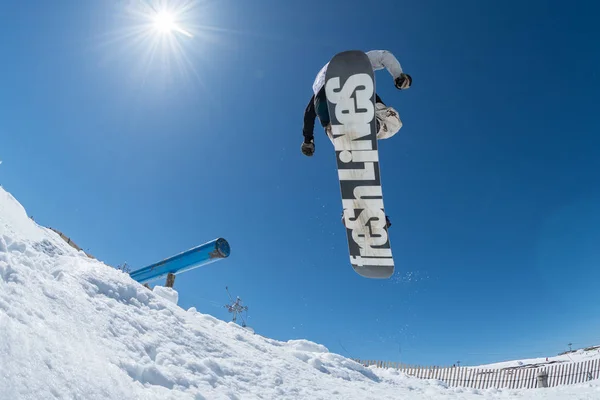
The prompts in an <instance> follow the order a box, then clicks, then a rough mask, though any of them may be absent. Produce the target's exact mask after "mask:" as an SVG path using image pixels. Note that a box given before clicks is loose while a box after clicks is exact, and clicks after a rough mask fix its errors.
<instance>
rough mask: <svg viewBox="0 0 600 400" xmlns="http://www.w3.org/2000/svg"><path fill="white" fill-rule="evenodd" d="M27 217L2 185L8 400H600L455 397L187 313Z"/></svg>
mask: <svg viewBox="0 0 600 400" xmlns="http://www.w3.org/2000/svg"><path fill="white" fill-rule="evenodd" d="M176 301H177V293H176V292H173V291H171V290H170V289H167V288H160V289H157V290H156V291H150V290H148V289H146V288H145V287H143V286H142V285H140V284H138V283H136V282H135V281H133V280H132V279H131V278H130V277H129V276H128V275H127V274H125V273H122V272H120V271H118V270H116V269H114V268H111V267H108V266H106V265H104V264H102V263H101V262H100V261H98V260H94V259H90V258H88V257H86V256H85V255H84V254H83V253H81V252H77V251H76V250H75V249H73V248H71V247H70V246H68V245H67V244H66V243H64V242H63V241H62V240H61V239H60V238H59V236H58V235H57V234H55V233H54V232H52V231H51V230H49V229H45V228H43V227H40V226H38V225H37V224H36V223H35V222H34V221H32V220H30V219H29V218H27V214H26V212H25V210H24V209H23V207H22V206H21V205H20V204H19V203H18V202H17V201H16V200H15V199H14V198H13V197H12V196H11V195H10V194H9V193H7V192H6V191H4V189H2V188H0V399H2V400H4V399H6V400H8V399H10V400H18V399H36V400H37V399H86V400H91V399H103V400H105V399H119V400H124V399H161V400H163V399H196V400H199V399H310V400H313V399H345V400H346V399H415V400H420V399H460V400H462V399H507V398H508V399H510V398H515V399H557V400H558V399H567V398H568V399H598V398H600V386H599V384H598V382H593V383H592V384H589V383H588V384H585V385H574V386H566V387H559V388H551V389H535V390H518V391H517V390H501V391H500V390H473V389H460V388H459V389H449V388H446V387H445V385H444V384H443V383H441V382H439V381H435V380H418V379H414V378H409V377H407V376H405V375H404V374H401V373H398V372H397V371H394V370H378V369H370V368H365V367H363V366H361V365H360V364H358V363H356V362H354V361H351V360H349V359H346V358H344V357H342V356H339V355H337V354H332V353H329V352H328V351H327V349H326V348H325V347H323V346H321V345H319V344H316V343H312V342H309V341H304V340H293V341H288V342H280V341H275V340H271V339H268V338H264V337H262V336H260V335H256V334H253V333H252V332H250V331H248V330H246V329H243V328H241V327H239V326H237V325H235V324H232V323H226V322H223V321H220V320H217V319H215V318H213V317H211V316H209V315H206V314H201V313H199V312H197V311H196V310H194V309H190V310H183V309H181V308H180V307H178V306H177V304H176Z"/></svg>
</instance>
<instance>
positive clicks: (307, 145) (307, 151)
mask: <svg viewBox="0 0 600 400" xmlns="http://www.w3.org/2000/svg"><path fill="white" fill-rule="evenodd" d="M302 154H304V155H305V156H307V157H311V156H312V155H313V154H315V141H314V139H311V140H310V142H303V143H302Z"/></svg>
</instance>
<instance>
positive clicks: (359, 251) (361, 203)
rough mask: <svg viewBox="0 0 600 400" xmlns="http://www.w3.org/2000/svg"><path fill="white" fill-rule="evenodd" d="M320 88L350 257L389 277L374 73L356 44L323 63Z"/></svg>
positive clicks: (369, 274) (359, 266)
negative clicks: (333, 148) (321, 89)
mask: <svg viewBox="0 0 600 400" xmlns="http://www.w3.org/2000/svg"><path fill="white" fill-rule="evenodd" d="M325 94H326V97H327V106H328V109H329V119H330V121H331V133H332V134H333V144H334V147H335V154H336V159H337V170H338V179H339V184H340V191H341V195H342V206H343V209H344V212H343V216H344V225H345V226H346V236H347V239H348V251H349V253H350V263H351V264H352V267H353V268H354V271H356V272H357V273H358V274H359V275H361V276H363V277H366V278H379V279H386V278H389V277H390V276H392V274H393V273H394V259H393V258H392V249H391V246H390V241H389V237H388V228H387V227H386V220H385V210H384V207H383V191H382V188H381V176H380V170H379V152H378V148H377V136H376V135H377V122H376V119H375V76H374V72H373V67H372V66H371V61H370V60H369V57H368V56H367V55H366V54H365V53H364V52H362V51H357V50H350V51H344V52H341V53H339V54H336V55H335V56H334V57H333V58H332V59H331V61H330V62H329V65H328V67H327V72H326V75H325Z"/></svg>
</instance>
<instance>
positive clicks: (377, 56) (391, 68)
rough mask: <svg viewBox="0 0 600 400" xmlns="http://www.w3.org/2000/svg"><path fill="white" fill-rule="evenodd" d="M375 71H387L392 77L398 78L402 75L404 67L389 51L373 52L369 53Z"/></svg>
mask: <svg viewBox="0 0 600 400" xmlns="http://www.w3.org/2000/svg"><path fill="white" fill-rule="evenodd" d="M367 56H369V59H370V60H371V65H372V66H373V69H374V70H378V69H383V68H385V69H387V70H388V72H389V73H390V75H392V77H393V78H394V80H395V79H396V78H398V77H399V76H400V75H401V74H402V66H401V65H400V62H399V61H398V59H397V58H396V57H395V56H394V55H393V54H392V53H390V52H389V51H387V50H371V51H368V52H367Z"/></svg>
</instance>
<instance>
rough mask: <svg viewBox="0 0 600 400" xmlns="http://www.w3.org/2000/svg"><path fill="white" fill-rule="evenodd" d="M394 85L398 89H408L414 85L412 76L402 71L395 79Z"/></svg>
mask: <svg viewBox="0 0 600 400" xmlns="http://www.w3.org/2000/svg"><path fill="white" fill-rule="evenodd" d="M394 85H396V88H397V89H398V90H403V89H408V88H409V87H410V85H412V78H411V76H410V75H408V74H405V73H401V74H400V76H399V77H397V78H396V79H395V80H394Z"/></svg>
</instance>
